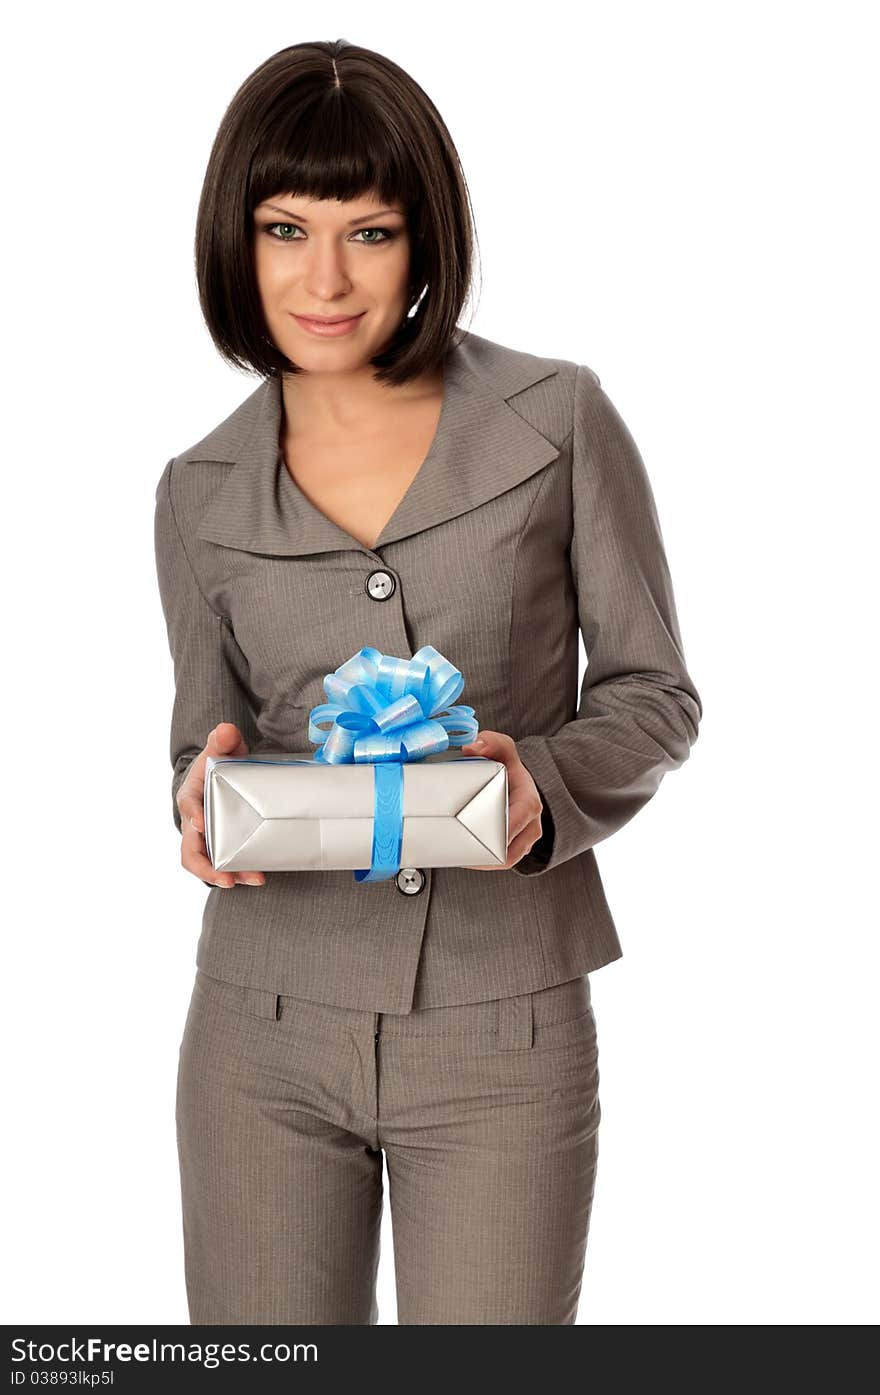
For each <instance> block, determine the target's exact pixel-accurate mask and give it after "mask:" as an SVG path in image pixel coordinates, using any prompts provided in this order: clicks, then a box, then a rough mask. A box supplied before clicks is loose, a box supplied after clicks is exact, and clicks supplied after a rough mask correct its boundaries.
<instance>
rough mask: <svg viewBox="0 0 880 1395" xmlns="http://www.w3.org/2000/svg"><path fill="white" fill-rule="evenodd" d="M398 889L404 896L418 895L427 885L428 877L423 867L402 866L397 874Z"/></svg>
mask: <svg viewBox="0 0 880 1395" xmlns="http://www.w3.org/2000/svg"><path fill="white" fill-rule="evenodd" d="M394 880H395V881H396V882H397V890H398V891H402V892H403V894H404V896H417V895H418V894H419V892H420V891H421V889H422V887H423V886H424V885H425V881H426V877H425V874H424V872H423V871H422V869H421V867H401V869H400V871H399V872H398V874H397V876H396V877H395V878H394Z"/></svg>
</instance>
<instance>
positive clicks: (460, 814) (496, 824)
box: [205, 750, 508, 872]
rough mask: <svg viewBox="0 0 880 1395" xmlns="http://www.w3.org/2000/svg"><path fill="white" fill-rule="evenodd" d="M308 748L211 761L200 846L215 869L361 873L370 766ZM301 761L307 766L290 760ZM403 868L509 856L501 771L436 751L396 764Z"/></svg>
mask: <svg viewBox="0 0 880 1395" xmlns="http://www.w3.org/2000/svg"><path fill="white" fill-rule="evenodd" d="M312 754H313V753H312V752H309V751H306V752H302V753H300V754H297V753H291V752H262V753H259V754H256V755H253V756H245V757H242V758H238V759H236V758H231V757H227V756H221V757H217V756H209V757H208V759H207V762H206V767H205V841H206V844H207V852H208V857H209V858H210V859H211V863H212V865H213V867H214V868H215V870H216V871H218V872H243V871H253V872H293V871H313V872H320V871H328V870H331V869H340V868H351V869H355V868H367V867H369V866H370V862H371V858H372V847H373V784H374V776H373V766H372V765H355V764H351V765H349V764H345V765H325V764H323V763H315V762H314V761H312V759H311V756H312ZM297 760H305V761H307V762H308V764H307V765H296V764H293V763H292V762H295V761H297ZM402 769H403V841H402V846H401V853H400V865H401V866H402V867H469V866H478V865H485V866H489V865H491V864H492V863H503V862H505V861H506V860H507V837H508V834H507V768H506V766H505V765H504V764H503V763H502V762H500V761H496V760H487V759H486V758H485V757H483V756H462V755H461V754H460V753H459V752H458V751H457V750H448V751H441V752H439V753H437V754H434V755H430V756H427V757H425V759H424V760H420V761H404V762H403V763H402Z"/></svg>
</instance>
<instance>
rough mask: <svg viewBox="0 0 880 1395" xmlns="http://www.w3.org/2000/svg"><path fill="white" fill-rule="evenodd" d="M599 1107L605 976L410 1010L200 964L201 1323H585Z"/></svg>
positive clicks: (190, 1049)
mask: <svg viewBox="0 0 880 1395" xmlns="http://www.w3.org/2000/svg"><path fill="white" fill-rule="evenodd" d="M599 1120H600V1105H599V1070H598V1049H597V1042H596V1023H595V1018H594V1015H593V1009H592V1006H591V1001H590V983H589V978H588V977H587V976H586V975H584V976H583V977H581V978H576V979H572V980H571V981H570V982H568V983H562V984H557V985H555V986H553V987H551V988H544V989H541V990H539V991H537V992H533V993H525V994H521V995H520V996H518V997H515V998H500V999H494V1000H492V1001H489V1002H482V1003H467V1004H463V1005H456V1006H452V1007H432V1008H421V1009H415V1010H414V1011H412V1012H410V1013H408V1014H402V1015H395V1014H391V1013H379V1012H367V1011H358V1010H353V1009H349V1008H341V1007H331V1006H327V1005H324V1004H321V1003H314V1002H307V1001H305V1000H303V999H299V998H294V997H289V996H286V995H284V994H276V993H272V992H269V991H265V990H262V989H254V988H245V987H240V986H236V985H234V984H231V983H226V982H225V981H222V980H220V979H216V978H209V977H207V976H206V975H205V974H204V973H203V972H202V971H201V970H197V971H196V980H195V984H194V988H193V994H192V1000H191V1003H190V1007H189V1013H188V1016H187V1020H186V1025H185V1028H184V1033H183V1040H182V1042H181V1047H180V1061H179V1071H178V1084H177V1140H178V1150H179V1158H180V1175H181V1194H182V1215H183V1235H184V1255H185V1272H186V1288H187V1299H188V1305H189V1313H190V1321H191V1322H192V1323H233V1324H234V1323H295V1324H348V1325H351V1324H371V1323H375V1322H376V1321H377V1320H378V1306H377V1298H376V1275H377V1269H378V1263H379V1239H380V1222H381V1218H382V1206H383V1157H384V1161H385V1163H387V1167H388V1185H389V1198H390V1205H391V1222H392V1234H393V1242H394V1266H395V1279H396V1286H397V1318H398V1323H399V1324H438V1323H443V1324H447V1323H448V1324H465V1323H466V1324H501V1323H508V1324H514V1323H515V1324H526V1323H532V1324H571V1323H574V1322H575V1319H576V1315H577V1308H578V1300H579V1296H580V1289H581V1280H582V1276H583V1268H584V1258H585V1253H586V1244H587V1232H588V1228H589V1220H590V1210H591V1205H592V1199H593V1190H594V1184H595V1178H596V1166H597V1157H598V1127H599Z"/></svg>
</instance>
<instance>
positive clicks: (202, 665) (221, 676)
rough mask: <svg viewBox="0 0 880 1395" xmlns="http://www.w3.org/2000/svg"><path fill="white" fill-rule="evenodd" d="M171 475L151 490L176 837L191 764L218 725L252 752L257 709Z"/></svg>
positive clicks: (167, 470) (170, 466) (171, 468)
mask: <svg viewBox="0 0 880 1395" xmlns="http://www.w3.org/2000/svg"><path fill="white" fill-rule="evenodd" d="M173 471H174V458H172V459H171V460H169V462H168V464H167V465H166V466H165V469H164V471H163V473H162V477H161V479H160V480H159V484H158V487H157V489H156V513H155V530H154V531H155V546H156V571H157V574H158V581H159V595H160V598H161V602H162V610H163V612H164V615H165V624H166V626H167V629H168V644H169V648H170V650H171V656H172V659H173V663H174V684H175V692H174V704H173V708H172V713H171V740H170V755H171V765H172V769H173V774H172V780H171V803H172V812H173V818H174V825H175V827H176V828H177V830H178V832H180V831H181V818H180V811H179V809H178V807H177V792H178V790H179V788H180V786H181V784H182V783H183V780H184V777H185V776H186V773H187V770H188V769H189V767H190V765H191V764H192V762H193V760H194V759H195V758H196V756H197V755H199V753H200V752H201V751H203V750H204V748H205V745H206V744H207V740H208V736H209V735H210V733H211V732H212V731H213V730H214V727H215V726H217V724H218V722H234V723H235V725H236V726H237V727H238V728H239V730H240V731H241V733H242V735H243V737H244V739H245V741H246V742H247V744H248V748H249V750H253V749H254V745H255V742H256V737H257V728H256V714H257V705H256V702H255V699H254V697H253V694H252V693H251V692H250V690H249V687H248V679H249V670H248V664H247V660H246V659H245V657H244V655H243V653H242V652H241V649H240V648H239V646H238V644H237V643H236V640H235V636H234V635H233V632H232V627H231V625H230V623H229V621H228V620H227V619H226V618H225V617H224V616H222V615H219V614H218V613H217V612H216V611H215V610H214V609H213V608H212V607H211V606H210V605H209V604H208V602H207V600H206V599H205V597H204V595H203V594H202V590H201V588H200V586H199V583H198V581H197V579H196V576H195V573H194V571H193V568H192V565H191V563H190V559H189V556H188V554H187V551H186V547H185V545H184V542H183V538H182V536H181V532H180V529H179V527H178V521H177V517H176V515H175V510H174V500H173V493H174V490H173V482H174V473H173Z"/></svg>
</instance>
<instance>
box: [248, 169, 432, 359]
mask: <svg viewBox="0 0 880 1395" xmlns="http://www.w3.org/2000/svg"><path fill="white" fill-rule="evenodd" d="M254 225H255V226H254V249H255V267H256V275H257V285H258V287H259V292H260V299H261V301H262V306H263V313H264V315H265V317H266V324H267V326H268V329H269V333H270V335H271V336H272V339H273V340H274V342H275V343H276V345H277V346H278V348H279V349H280V350H281V352H282V353H283V354H286V355H287V357H288V358H290V359H292V360H293V362H294V363H296V364H298V365H299V366H300V367H302V368H304V369H305V370H306V371H307V372H328V371H329V372H339V371H340V370H352V369H356V368H360V367H363V366H365V365H366V364H367V363H368V362H369V360H370V358H372V357H373V355H374V354H376V353H378V352H379V351H380V350H381V349H383V348H384V347H385V345H386V344H387V342H388V340H389V339H390V338H391V337H392V335H393V334H394V333H395V332H396V330H397V329H398V327H399V325H400V323H401V321H402V319H403V318H404V316H405V315H406V313H407V311H408V309H409V308H410V307H409V298H408V290H409V287H408V277H409V265H410V245H409V234H408V229H407V225H406V213H405V210H404V207H403V205H402V204H399V203H392V204H385V203H383V202H382V201H381V200H378V199H376V198H373V197H369V196H368V197H366V198H360V199H353V200H352V201H351V202H348V203H341V202H339V201H338V200H335V199H323V200H308V199H303V198H293V197H292V196H291V195H284V194H277V195H274V196H273V197H272V198H270V199H268V200H266V202H265V203H262V204H260V205H259V207H258V208H257V209H256V210H255V212H254ZM297 317H301V318H297ZM341 317H351V318H347V319H346V322H345V323H343V324H340V325H339V326H338V327H336V328H335V329H334V328H332V327H330V326H328V325H326V324H325V325H324V326H323V328H322V327H321V326H320V324H319V325H318V327H317V328H315V327H314V325H313V324H312V323H311V321H313V320H315V319H318V320H320V319H324V320H325V321H326V320H339V319H340V318H341ZM353 317H356V318H353ZM304 320H305V321H306V322H304Z"/></svg>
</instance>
